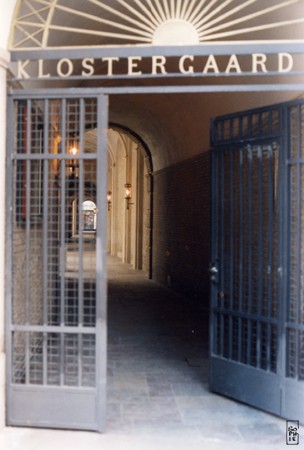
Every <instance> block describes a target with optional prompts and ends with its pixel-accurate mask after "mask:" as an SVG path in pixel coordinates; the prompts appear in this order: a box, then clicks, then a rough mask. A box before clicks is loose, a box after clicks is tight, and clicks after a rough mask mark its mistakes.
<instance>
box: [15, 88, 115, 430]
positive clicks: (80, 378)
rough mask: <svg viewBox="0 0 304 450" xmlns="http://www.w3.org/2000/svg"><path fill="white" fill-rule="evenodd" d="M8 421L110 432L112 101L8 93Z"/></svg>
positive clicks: (96, 97) (86, 96) (74, 95)
mask: <svg viewBox="0 0 304 450" xmlns="http://www.w3.org/2000/svg"><path fill="white" fill-rule="evenodd" d="M8 117H9V121H10V123H11V124H12V126H11V127H10V128H9V138H8V144H9V153H8V172H7V173H8V176H7V178H8V211H9V214H8V218H7V230H8V240H7V242H8V247H7V267H8V286H7V297H8V298H7V300H8V302H7V324H8V326H7V358H8V361H7V422H8V424H10V425H22V426H25V425H29V426H41V427H55V428H75V429H92V430H99V431H102V430H103V428H104V421H105V387H106V378H105V377H106V374H105V370H106V273H105V272H106V270H105V255H106V219H107V212H106V211H107V208H106V192H107V183H106V178H107V142H106V139H107V138H106V129H107V98H106V97H105V96H102V95H95V96H94V95H82V96H80V95H79V96H77V92H74V94H73V96H71V95H69V94H67V95H63V96H62V95H60V98H59V97H58V96H56V94H50V95H49V96H48V95H44V96H43V97H38V96H37V95H33V96H29V95H26V94H23V95H22V96H19V97H18V96H10V97H9V116H8Z"/></svg>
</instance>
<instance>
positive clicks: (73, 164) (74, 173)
mask: <svg viewBox="0 0 304 450" xmlns="http://www.w3.org/2000/svg"><path fill="white" fill-rule="evenodd" d="M68 153H69V155H71V158H73V156H77V155H78V153H79V149H78V148H77V146H76V143H75V141H73V144H72V145H71V147H70V148H69V149H68ZM66 169H67V176H68V177H73V178H78V175H79V164H78V160H77V159H70V160H67V162H66Z"/></svg>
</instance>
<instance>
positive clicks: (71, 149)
mask: <svg viewBox="0 0 304 450" xmlns="http://www.w3.org/2000/svg"><path fill="white" fill-rule="evenodd" d="M69 152H70V154H71V155H73V156H76V155H77V153H78V148H76V147H75V146H74V147H72V148H70V150H69Z"/></svg>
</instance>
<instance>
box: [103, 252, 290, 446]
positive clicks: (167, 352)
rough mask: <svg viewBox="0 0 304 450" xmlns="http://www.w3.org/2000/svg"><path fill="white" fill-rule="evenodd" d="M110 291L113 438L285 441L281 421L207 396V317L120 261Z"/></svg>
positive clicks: (113, 267) (111, 267)
mask: <svg viewBox="0 0 304 450" xmlns="http://www.w3.org/2000/svg"><path fill="white" fill-rule="evenodd" d="M108 291H109V293H108V388H107V395H108V410H107V432H108V433H110V434H113V433H114V434H117V433H118V434H122V433H123V434H126V435H133V434H134V435H135V434H143V435H146V434H148V435H149V434H151V433H152V434H153V435H155V436H164V435H165V436H166V437H170V436H171V437H172V436H173V435H174V436H175V437H176V436H177V435H179V436H181V437H185V436H191V438H193V439H201V438H204V440H205V439H207V440H208V439H210V442H212V441H213V440H214V439H215V441H218V442H219V441H220V440H223V441H225V442H226V440H227V439H228V440H229V441H233V440H235V441H236V442H240V441H241V442H242V441H244V442H246V443H249V442H255V441H256V440H260V441H261V442H264V443H266V442H267V443H269V444H272V443H275V442H280V441H282V436H284V431H283V425H284V423H283V420H280V419H277V418H276V417H274V416H270V415H268V414H266V413H263V412H260V411H258V410H256V409H253V408H250V407H248V406H245V405H242V404H240V403H236V402H234V401H232V400H230V399H227V398H224V397H221V396H218V395H215V394H213V393H211V392H209V389H208V314H207V313H206V311H203V310H199V309H198V308H197V306H194V305H193V304H191V303H189V301H187V299H186V298H185V297H181V296H180V295H178V294H174V292H172V291H169V290H168V289H164V288H162V287H161V286H159V285H158V284H156V283H154V282H153V281H151V280H148V279H147V278H146V277H145V275H144V274H143V273H142V272H139V271H134V270H133V269H132V268H131V266H130V265H127V264H122V263H121V262H120V260H119V259H118V258H114V257H109V259H108ZM211 430H212V433H211Z"/></svg>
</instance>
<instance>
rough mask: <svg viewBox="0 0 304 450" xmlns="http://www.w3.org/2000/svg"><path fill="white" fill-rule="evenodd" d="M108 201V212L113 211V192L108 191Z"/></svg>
mask: <svg viewBox="0 0 304 450" xmlns="http://www.w3.org/2000/svg"><path fill="white" fill-rule="evenodd" d="M107 201H108V211H111V206H112V192H111V191H108V194H107Z"/></svg>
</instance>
